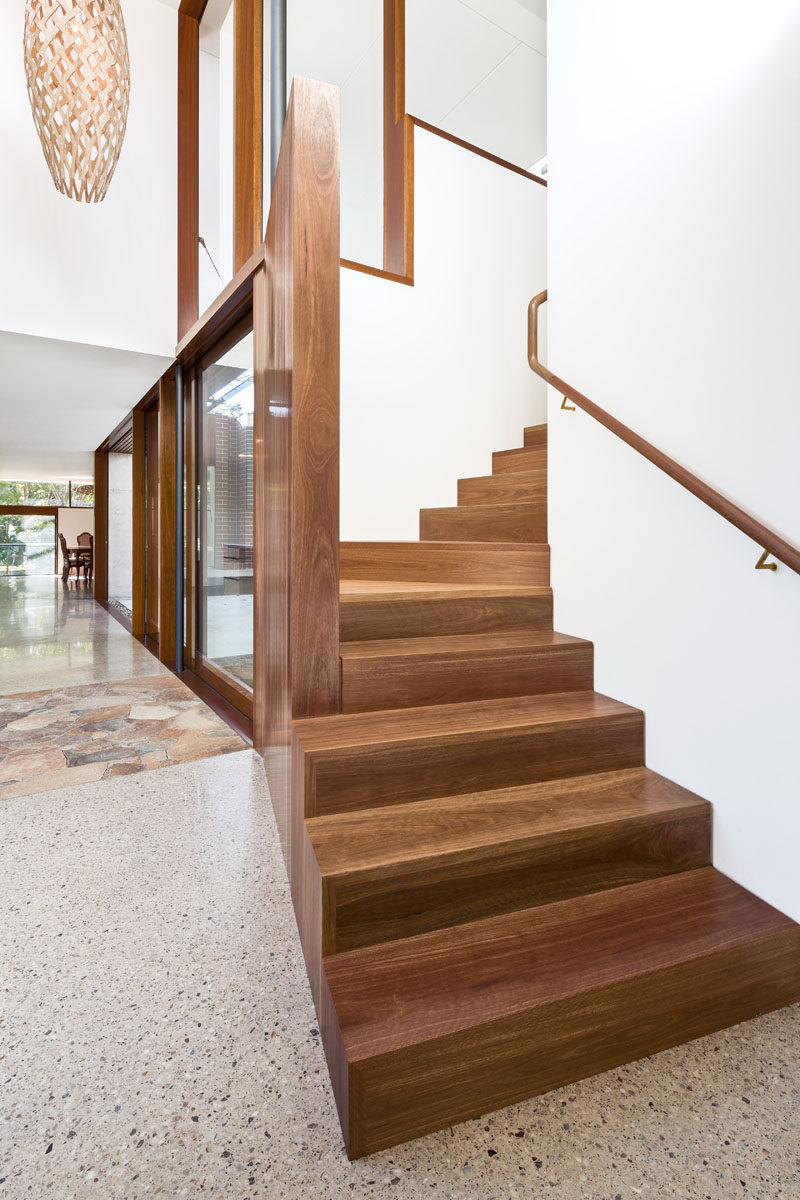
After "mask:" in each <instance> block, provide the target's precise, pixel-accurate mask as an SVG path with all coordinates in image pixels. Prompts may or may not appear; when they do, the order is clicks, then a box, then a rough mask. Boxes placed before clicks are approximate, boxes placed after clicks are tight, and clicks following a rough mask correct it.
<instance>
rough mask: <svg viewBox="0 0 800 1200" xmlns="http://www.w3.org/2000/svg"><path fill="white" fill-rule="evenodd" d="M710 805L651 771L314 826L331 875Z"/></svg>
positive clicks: (360, 814)
mask: <svg viewBox="0 0 800 1200" xmlns="http://www.w3.org/2000/svg"><path fill="white" fill-rule="evenodd" d="M710 807H711V806H710V805H709V803H708V801H707V800H703V799H701V797H699V796H696V795H695V794H694V793H693V792H689V791H687V790H686V789H685V788H682V787H680V786H679V785H678V784H676V783H672V782H671V781H670V780H668V779H665V778H664V777H663V776H661V775H657V774H656V773H655V772H654V771H650V770H648V768H646V767H633V768H631V769H630V770H627V771H603V772H602V773H601V774H599V775H578V776H575V777H573V778H570V779H557V780H548V781H546V782H544V783H529V784H523V785H521V786H520V787H513V788H498V789H496V790H495V791H491V792H472V793H470V794H468V795H466V796H440V797H436V798H435V799H433V800H418V801H415V802H414V803H412V804H398V805H394V806H392V807H390V808H375V809H361V810H359V811H357V812H346V813H337V814H336V815H334V816H326V817H311V818H308V819H307V821H306V827H307V829H308V832H309V836H310V837H311V842H312V845H313V847H314V851H315V853H316V856H317V861H318V863H319V867H320V871H321V873H322V875H323V876H326V877H333V876H336V875H343V874H352V873H353V872H374V871H378V872H380V877H381V878H383V877H384V874H385V875H386V876H387V877H388V876H390V875H391V873H392V871H393V870H396V869H397V868H400V869H404V868H405V867H406V865H407V863H408V862H409V861H410V860H417V861H418V860H426V861H427V862H434V861H438V860H442V859H445V858H447V857H449V856H452V855H455V854H459V855H462V856H464V857H468V856H469V855H470V853H471V852H473V851H477V852H479V853H480V854H481V855H485V854H487V853H488V852H490V848H492V847H493V848H494V850H495V853H497V852H498V851H500V852H502V849H503V847H505V846H507V845H508V843H509V842H512V841H513V842H519V841H520V840H529V839H537V840H541V839H549V840H551V841H552V840H554V839H555V840H557V839H559V838H560V837H562V836H563V835H564V834H569V833H572V832H573V831H575V830H581V829H585V828H587V827H588V826H596V825H607V824H613V823H616V822H619V821H625V820H629V819H632V818H641V817H655V816H657V815H659V814H666V813H682V814H690V813H694V812H696V813H698V814H707V813H709V811H710Z"/></svg>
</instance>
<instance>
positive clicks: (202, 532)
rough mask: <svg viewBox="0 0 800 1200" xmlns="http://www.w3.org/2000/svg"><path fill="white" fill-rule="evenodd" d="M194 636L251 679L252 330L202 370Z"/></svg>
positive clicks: (218, 662) (227, 671)
mask: <svg viewBox="0 0 800 1200" xmlns="http://www.w3.org/2000/svg"><path fill="white" fill-rule="evenodd" d="M197 391H198V399H197V456H196V461H197V485H198V486H197V503H198V511H197V528H198V564H197V577H198V578H197V583H198V587H197V601H198V611H197V638H196V644H197V649H198V652H199V656H200V660H201V664H203V665H205V666H207V667H210V668H212V669H213V670H214V671H216V672H219V673H221V674H222V676H223V682H224V680H225V679H227V680H228V681H232V683H233V685H234V688H233V690H234V692H239V693H249V692H250V690H251V689H252V686H253V411H254V393H253V335H252V332H249V333H246V334H244V335H243V336H242V337H240V338H239V340H238V341H236V342H235V343H234V344H233V345H231V346H229V347H228V348H227V349H225V350H224V352H222V353H220V354H219V355H217V356H212V357H211V361H208V362H207V363H206V365H205V366H204V368H203V370H202V372H201V373H200V376H199V387H198V389H197Z"/></svg>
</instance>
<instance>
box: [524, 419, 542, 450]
mask: <svg viewBox="0 0 800 1200" xmlns="http://www.w3.org/2000/svg"><path fill="white" fill-rule="evenodd" d="M524 439H525V445H526V446H546V445H547V423H546V422H545V424H544V425H526V427H525V430H524Z"/></svg>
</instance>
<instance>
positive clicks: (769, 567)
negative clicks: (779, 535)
mask: <svg viewBox="0 0 800 1200" xmlns="http://www.w3.org/2000/svg"><path fill="white" fill-rule="evenodd" d="M768 556H769V550H765V551H764V553H763V554H762V555H761V558H760V559H759V560H758V562H757V563H756V570H757V571H777V569H778V564H777V563H771V562H767V558H768Z"/></svg>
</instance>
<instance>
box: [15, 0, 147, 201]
mask: <svg viewBox="0 0 800 1200" xmlns="http://www.w3.org/2000/svg"><path fill="white" fill-rule="evenodd" d="M24 47H25V77H26V79H27V81H28V97H29V99H30V102H31V110H32V112H33V120H34V123H35V125H36V132H37V133H38V134H39V141H40V142H41V143H42V150H43V151H44V157H45V161H46V163H47V165H48V167H49V168H50V174H51V175H52V177H53V183H54V184H55V185H56V187H57V188H58V190H59V191H60V192H63V194H64V195H65V196H71V197H72V198H73V199H74V200H84V201H87V202H88V203H94V202H96V201H98V200H102V199H104V197H105V194H106V192H107V191H108V185H109V183H110V182H111V176H112V175H113V174H114V168H115V167H116V165H117V160H118V159H119V155H120V151H121V149H122V140H123V138H124V137H125V125H126V123H127V120H128V105H129V102H130V87H131V80H130V62H129V59H128V39H127V37H126V35H125V22H124V20H123V19H122V9H121V8H120V5H119V0H26V4H25V35H24Z"/></svg>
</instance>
